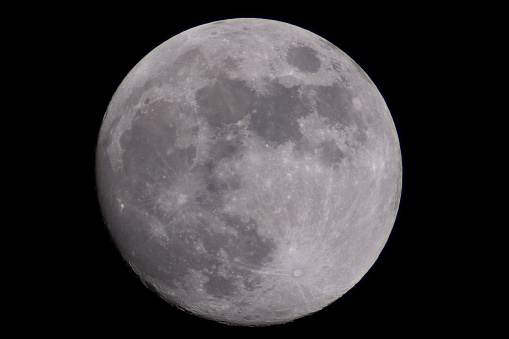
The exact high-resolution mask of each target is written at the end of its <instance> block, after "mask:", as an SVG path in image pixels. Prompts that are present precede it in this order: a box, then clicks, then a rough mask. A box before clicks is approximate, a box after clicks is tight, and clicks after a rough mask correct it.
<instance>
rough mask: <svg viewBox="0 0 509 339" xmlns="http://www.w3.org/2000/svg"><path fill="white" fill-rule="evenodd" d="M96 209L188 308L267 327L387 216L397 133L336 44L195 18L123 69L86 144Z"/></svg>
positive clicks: (263, 26) (348, 270) (346, 260)
mask: <svg viewBox="0 0 509 339" xmlns="http://www.w3.org/2000/svg"><path fill="white" fill-rule="evenodd" d="M96 156H97V159H96V169H97V187H98V196H99V201H100V205H101V209H102V213H103V216H104V219H105V222H106V223H107V225H108V228H109V231H110V233H111V236H112V238H113V240H114V241H115V243H116V245H117V246H118V249H119V251H120V252H121V253H122V255H123V257H124V258H125V260H126V262H127V263H128V264H129V265H130V266H131V267H132V269H133V270H134V271H135V272H136V273H137V274H138V275H139V277H140V278H141V280H142V281H143V282H144V283H145V285H147V286H148V287H149V288H151V289H152V290H154V291H155V292H156V293H158V295H160V296H161V297H162V298H164V299H165V300H166V301H168V302H169V303H171V304H173V305H175V306H177V307H180V308H183V309H185V310H187V311H189V312H191V313H193V314H195V315H198V316H201V317H205V318H207V319H212V320H216V321H220V322H224V323H228V324H232V325H249V326H263V325H271V324H279V323H284V322H288V321H291V320H294V319H296V318H299V317H302V316H305V315H308V314H310V313H313V312H316V311H318V310H320V309H322V308H323V307H325V306H327V305H328V304H330V303H332V302H333V301H335V300H336V299H337V298H339V297H340V296H341V295H343V294H344V293H345V292H346V291H348V290H349V289H350V288H351V287H352V286H353V285H355V284H356V283H357V282H358V281H359V280H360V279H361V278H362V276H363V275H364V274H365V273H366V272H367V271H368V270H369V268H370V267H371V266H372V265H373V263H374V262H375V260H376V259H377V257H378V255H379V254H380V252H381V250H382V248H383V246H384V245H385V243H386V241H387V239H388V237H389V234H390V231H391V229H392V226H393V224H394V221H395V218H396V214H397V210H398V206H399V200H400V194H401V182H402V165H401V154H400V148H399V141H398V136H397V133H396V129H395V126H394V123H393V121H392V118H391V115H390V113H389V110H388V108H387V106H386V104H385V102H384V100H383V98H382V96H381V95H380V93H379V91H378V90H377V88H376V87H375V85H374V84H373V83H372V81H371V80H370V79H369V77H368V76H367V75H366V74H365V73H364V72H363V70H362V69H361V68H360V67H359V66H358V65H357V64H356V63H355V62H354V61H353V60H352V59H350V58H349V57H348V56H347V55H346V54H345V53H343V52H342V51H341V50H340V49H338V48H337V47H335V46H334V45H332V44H331V43H329V42H327V41H326V40H324V39H322V38H320V37H319V36H317V35H315V34H313V33H311V32H309V31H306V30H304V29H302V28H299V27H296V26H293V25H290V24H286V23H282V22H277V21H271V20H262V19H232V20H225V21H219V22H214V23H210V24H206V25H202V26H198V27H195V28H193V29H190V30H188V31H185V32H183V33H181V34H179V35H177V36H175V37H173V38H171V39H170V40H168V41H166V42H165V43H163V44H162V45H160V46H159V47H157V48H156V49H154V50H153V51H152V52H151V53H149V54H148V55H147V56H146V57H145V58H144V59H143V60H142V61H140V62H139V63H138V64H137V65H136V66H135V67H134V69H133V70H132V71H131V72H130V73H129V74H128V75H127V77H126V78H125V79H124V81H123V82H122V84H121V85H120V87H119V88H118V90H117V92H116V93H115V95H114V96H113V98H112V100H111V103H110V105H109V107H108V110H107V114H106V116H105V118H104V121H103V124H102V127H101V131H100V135H99V140H98V145H97V154H96Z"/></svg>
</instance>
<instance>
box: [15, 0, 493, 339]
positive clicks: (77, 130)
mask: <svg viewBox="0 0 509 339" xmlns="http://www.w3.org/2000/svg"><path fill="white" fill-rule="evenodd" d="M250 7H251V8H248V5H247V4H242V6H239V5H237V6H233V7H232V6H230V5H227V4H224V5H220V4H219V3H216V4H214V6H209V7H206V6H205V7H204V6H203V5H201V4H179V6H176V5H175V6H173V5H171V4H166V5H160V4H156V3H151V2H140V3H135V5H132V6H131V5H128V4H127V3H125V4H122V5H121V6H120V7H116V8H113V7H111V6H92V5H88V6H86V5H83V6H80V5H73V6H71V7H57V6H55V7H54V8H52V7H47V6H44V7H41V8H34V7H31V9H30V10H31V12H32V15H33V17H34V19H33V20H32V19H30V20H28V21H27V22H29V23H30V26H31V29H30V30H29V31H28V32H25V33H23V32H22V33H21V34H20V39H18V40H17V41H18V42H21V44H22V45H24V49H22V51H23V52H19V55H17V54H15V55H14V57H15V58H17V57H18V56H19V60H21V61H22V62H24V60H25V58H27V60H29V62H26V63H25V64H26V65H28V66H26V67H30V68H33V69H32V76H31V80H30V81H29V82H30V84H32V87H31V88H32V92H33V96H32V97H31V100H30V101H31V103H32V104H34V105H35V107H34V108H31V110H32V111H31V112H32V115H33V119H32V121H31V123H30V126H31V128H33V129H35V130H36V131H37V135H41V137H40V138H38V141H37V142H36V143H35V144H34V145H32V146H31V147H32V148H33V149H34V150H33V151H32V152H33V153H34V154H35V156H41V160H40V161H38V162H37V164H38V165H37V168H35V169H34V168H33V167H34V166H32V167H30V169H29V172H30V173H31V174H32V175H31V176H30V180H32V181H33V182H34V183H37V186H36V187H37V192H38V194H39V199H40V200H41V201H42V203H41V204H40V206H41V209H40V211H39V210H38V211H37V212H34V213H33V214H34V215H33V216H32V215H30V216H28V217H35V218H36V219H37V220H38V223H37V224H36V226H35V227H34V228H35V229H34V230H33V232H32V233H31V237H30V238H31V239H32V240H33V241H34V242H35V243H37V247H36V248H37V251H35V252H36V253H33V254H31V255H30V259H29V261H27V262H28V263H25V264H24V265H23V266H21V267H22V271H24V272H23V273H24V274H27V273H28V276H29V278H28V279H23V281H24V283H23V284H27V287H25V288H24V289H23V292H19V299H18V300H23V301H20V302H18V303H17V306H19V310H17V311H15V312H14V311H13V315H14V316H15V318H16V319H21V320H23V322H25V323H26V322H27V321H26V319H29V320H30V321H28V324H29V325H30V326H28V325H27V328H30V329H33V330H37V331H41V333H53V332H54V333H102V334H103V333H104V334H107V333H109V334H116V335H120V334H133V333H140V334H144V335H145V336H151V335H152V334H153V335H157V334H161V335H165V336H172V335H173V336H178V335H184V333H185V335H186V336H190V335H194V334H197V333H206V334H210V335H230V334H231V335H242V336H250V335H256V336H259V335H262V336H265V335H267V336H270V337H276V336H277V337H281V336H282V335H285V336H286V335H302V334H313V335H321V334H324V335H332V336H334V337H343V336H344V337H347V336H348V337H350V336H353V335H354V334H355V335H356V336H359V337H367V336H368V335H369V336H371V335H384V336H385V335H398V336H399V335H404V336H405V337H407V336H409V337H413V336H414V334H428V335H434V334H458V333H459V332H467V333H469V332H470V331H472V330H474V329H475V330H477V329H479V328H483V329H484V328H490V327H491V325H489V324H492V323H495V324H496V322H497V321H496V320H495V318H490V319H491V320H490V321H486V319H484V317H483V315H484V314H485V313H486V311H485V309H484V308H480V307H479V301H480V300H479V299H482V298H484V296H482V295H479V294H478V293H475V292H476V286H477V285H476V283H475V282H476V281H477V280H482V279H483V277H484V276H486V272H485V270H486V268H485V267H484V266H483V264H482V263H481V262H479V260H478V259H475V257H476V256H475V253H471V252H470V251H469V250H466V249H465V247H464V245H465V242H466V241H467V240H466V239H465V237H466V236H465V234H466V233H469V232H470V229H469V228H468V224H469V223H475V222H476V220H475V216H474V215H473V213H472V209H471V204H465V203H463V202H465V200H468V199H465V197H468V195H469V194H471V189H472V187H475V186H476V185H477V184H478V183H477V182H476V180H474V178H475V176H474V175H473V174H472V173H471V172H468V174H467V173H465V172H466V171H467V170H468V169H469V168H470V164H471V163H472V162H473V161H474V160H475V158H476V156H478V154H479V146H477V144H476V142H475V140H473V139H472V138H463V137H462V138H458V137H456V136H457V132H458V131H460V130H463V129H465V128H467V127H466V126H465V124H466V121H467V120H468V119H465V116H466V115H467V114H469V113H467V112H468V111H466V110H465V109H464V107H465V104H466V105H467V106H468V102H469V100H470V99H471V98H472V97H473V96H474V95H473V94H474V93H471V92H469V91H468V86H467V87H466V89H467V90H466V91H463V90H462V91H458V90H457V88H458V85H459V84H462V83H464V82H466V81H467V79H466V78H465V76H464V72H465V68H464V67H465V62H464V60H463V58H464V56H465V53H466V52H464V51H465V50H470V49H471V48H472V47H471V46H472V44H473V41H479V40H478V34H480V33H479V32H478V29H477V28H478V26H479V24H478V22H479V21H478V19H479V16H480V15H481V14H479V13H476V12H475V11H470V10H469V11H466V10H464V9H463V8H444V7H443V6H432V5H428V6H427V7H426V6H420V5H412V6H409V7H401V6H399V7H396V6H394V7H390V6H389V7H387V6H386V5H377V6H376V7H372V6H371V5H368V4H360V5H359V6H345V4H343V3H337V6H336V7H329V6H326V5H320V4H319V3H316V4H314V3H313V4H312V3H302V2H293V3H292V4H291V5H288V7H284V6H282V7H281V8H277V7H276V8H274V4H267V5H265V6H264V5H262V4H254V3H253V4H251V6H250ZM283 7H284V8H283ZM39 13H42V14H40V15H39ZM235 17H257V18H265V19H274V20H280V21H284V22H288V23H291V24H294V25H297V26H300V27H302V28H305V29H307V30H310V31H312V32H314V33H316V34H318V35H320V36H322V37H323V38H325V39H327V40H329V41H330V42H332V43H333V44H334V45H336V46H338V47H339V48H340V49H342V50H343V51H344V52H345V53H347V54H348V55H349V56H350V57H351V58H352V59H354V60H355V61H356V62H357V64H359V65H360V66H361V68H363V69H364V71H365V72H366V73H367V74H368V75H369V76H370V78H371V79H372V80H373V82H374V83H375V84H376V85H377V87H378V89H379V91H380V92H381V94H382V96H383V97H384V99H385V101H386V103H387V105H388V107H389V110H390V111H391V113H392V116H393V120H394V122H395V125H396V128H397V131H398V135H399V138H400V143H401V151H402V156H403V192H402V197H401V204H400V208H399V212H398V217H397V220H396V223H395V225H394V228H393V231H392V233H391V236H390V238H389V241H388V243H387V244H386V246H385V248H384V250H383V251H382V253H381V255H380V257H379V259H378V260H377V262H376V263H375V265H374V266H373V267H372V268H371V269H370V270H369V272H368V273H367V274H366V275H365V276H364V278H363V279H362V280H361V281H360V282H359V283H358V284H357V285H356V286H355V287H353V288H352V289H351V290H350V291H349V292H348V293H346V294H345V295H344V296H343V297H341V298H340V299H339V300H338V301H336V302H335V303H333V304H332V305H330V306H329V307H327V308H325V309H324V310H322V311H320V312H318V313H316V314H314V315H311V316H308V317H305V318H302V319H299V320H296V321H294V322H292V323H289V324H285V325H279V326H271V327H266V328H239V327H230V326H226V325H221V324H217V323H214V322H211V321H207V320H202V319H199V318H196V317H194V316H191V315H188V314H186V313H184V312H182V311H179V310H177V309H175V308H173V307H171V306H169V305H168V304H166V303H165V302H163V301H162V300H160V299H159V298H158V297H157V296H156V295H154V294H153V293H152V292H151V291H149V290H148V289H146V288H145V287H144V286H143V285H142V283H141V282H140V281H139V280H138V279H137V277H136V275H135V274H134V273H133V272H132V271H131V270H130V269H129V268H128V267H127V266H126V265H125V264H124V262H123V261H122V258H121V256H120V254H119V253H118V252H117V250H116V249H115V246H114V245H113V243H112V242H111V240H110V238H109V235H108V233H107V230H106V227H105V225H104V223H103V220H102V217H101V213H100V210H99V205H98V202H97V198H96V189H95V177H94V175H95V173H94V166H95V164H94V161H95V143H96V141H97V137H98V133H99V129H100V125H101V121H102V118H103V116H104V113H105V112H106V109H107V105H108V103H109V100H110V99H111V97H112V96H113V94H114V92H115V90H116V88H117V87H118V86H119V84H120V83H121V81H122V80H123V78H124V77H125V76H126V75H127V74H128V72H129V71H130V70H131V69H132V67H134V65H135V64H136V63H137V62H138V61H140V60H141V59H142V58H143V57H144V56H145V55H146V54H147V53H148V52H150V51H151V50H152V49H154V48H155V47H157V46H158V45H159V44H161V43H163V42H164V41H166V40H167V39H169V38H171V37H172V36H174V35H176V34H178V33H180V32H182V31H184V30H187V29H190V28H192V27H195V26H197V25H200V24H205V23H208V22H211V21H216V20H222V19H229V18H235ZM458 18H459V19H458ZM27 45H28V46H29V48H27ZM458 51H461V52H458ZM466 54H468V53H466ZM470 60H472V58H470ZM468 64H469V65H471V63H470V62H469V63H468ZM21 81H22V82H26V81H27V80H26V79H21ZM34 86H36V87H35V88H37V90H33V88H34ZM460 107H462V108H461V109H460ZM467 116H468V117H470V115H467ZM39 142H40V144H39ZM458 164H461V165H458ZM33 171H35V172H36V173H38V175H37V176H33ZM27 180H29V179H27ZM466 183H468V185H467V184H466ZM34 187H35V186H34ZM24 213H25V214H27V213H26V212H24ZM30 214H31V213H30ZM23 232H24V230H22V233H23ZM467 235H468V236H469V237H470V236H471V235H472V234H467ZM476 249H478V247H476ZM34 262H35V264H34ZM27 267H28V268H27ZM16 284H17V283H16ZM179 333H181V334H179Z"/></svg>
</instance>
